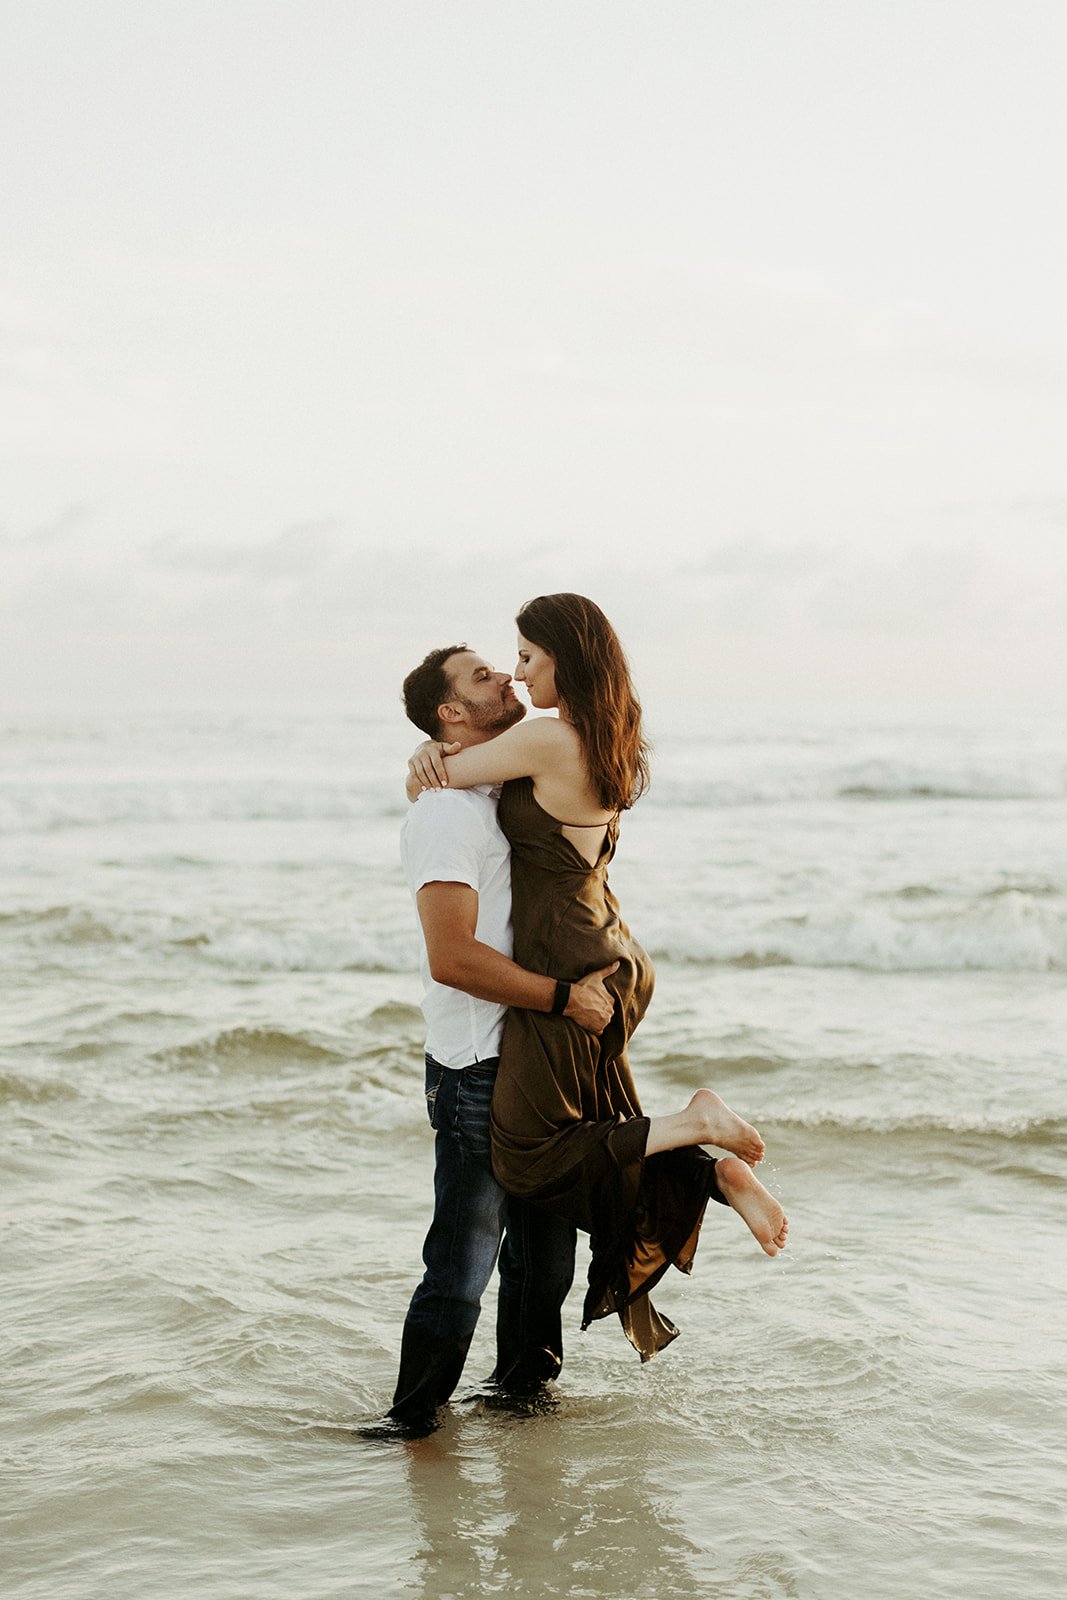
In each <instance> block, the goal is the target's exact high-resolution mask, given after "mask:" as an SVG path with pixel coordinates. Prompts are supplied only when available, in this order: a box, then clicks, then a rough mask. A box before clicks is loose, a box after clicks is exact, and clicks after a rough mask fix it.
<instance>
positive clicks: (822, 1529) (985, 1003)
mask: <svg viewBox="0 0 1067 1600" xmlns="http://www.w3.org/2000/svg"><path fill="white" fill-rule="evenodd" d="M410 742H411V741H410V739H409V738H408V737H407V735H406V734H405V732H404V729H403V727H399V728H395V729H394V728H386V727H384V726H382V727H377V726H374V725H370V726H357V725H354V724H344V723H328V722H325V721H323V722H314V721H303V722H293V721H291V720H285V719H282V718H278V719H259V720H258V721H251V720H248V719H244V720H239V721H238V720H234V719H226V718H222V717H217V718H199V719H189V720H187V721H186V722H184V723H180V724H177V725H173V724H172V725H169V726H167V727H165V728H163V727H161V726H160V725H159V724H158V723H155V724H153V723H149V722H147V721H146V722H136V721H133V722H111V723H100V724H98V725H95V726H94V725H90V724H85V725H78V726H69V727H68V726H64V725H62V724H61V723H57V722H54V721H53V722H51V723H43V722H40V721H38V722H35V723H20V724H17V725H12V726H11V727H10V728H9V729H7V730H6V736H5V740H4V748H5V750H6V752H7V755H6V761H7V767H6V771H5V773H4V775H3V780H2V782H0V825H2V829H3V832H2V839H0V866H2V870H3V883H4V891H3V901H2V902H0V984H2V992H3V997H4V998H3V1007H2V1014H0V1112H2V1118H3V1150H2V1155H0V1175H2V1181H3V1191H4V1196H5V1205H4V1220H5V1226H4V1231H3V1236H2V1241H0V1249H2V1254H3V1262H2V1269H3V1281H4V1285H5V1292H4V1296H3V1324H2V1331H3V1340H4V1350H5V1360H4V1369H5V1378H6V1383H5V1393H6V1398H7V1405H6V1406H5V1411H4V1424H3V1463H4V1469H3V1476H4V1481H5V1490H4V1497H3V1512H2V1515H3V1532H4V1552H5V1554H4V1570H5V1587H6V1592H9V1593H11V1594H17V1595H19V1596H26V1597H34V1596H38V1595H39V1596H41V1597H42V1600H43V1597H44V1596H48V1597H49V1600H52V1597H56V1596H60V1597H62V1596H72V1597H73V1596H76V1597H78V1600H82V1597H89V1596H96V1595H100V1596H108V1597H109V1600H110V1597H116V1600H122V1597H125V1596H130V1597H134V1596H136V1597H137V1600H141V1597H143V1596H145V1595H152V1596H169V1595H172V1594H174V1595H178V1594H186V1593H190V1592H197V1593H201V1594H203V1595H204V1596H206V1597H208V1600H229V1597H242V1600H243V1597H247V1596H253V1595H254V1596H256V1597H257V1600H260V1597H264V1600H269V1597H271V1596H274V1595H279V1596H280V1595H282V1594H283V1593H284V1594H286V1595H288V1594H291V1593H298V1594H300V1595H301V1596H302V1597H307V1600H319V1597H322V1600H325V1597H328V1596H335V1595H336V1596H345V1595H350V1594H356V1593H367V1594H376V1595H394V1594H395V1595H398V1596H400V1595H412V1596H425V1597H427V1600H430V1597H433V1600H443V1597H444V1596H447V1595H457V1596H459V1595H471V1596H475V1595H493V1594H504V1593H515V1594H520V1595H530V1596H551V1595H557V1594H558V1595H568V1596H595V1597H599V1596H605V1597H606V1596H609V1595H610V1596H614V1597H618V1596H634V1597H637V1596H645V1595H648V1596H657V1597H661V1596H698V1595H699V1596H702V1597H703V1596H717V1595H721V1596H723V1597H726V1596H729V1597H730V1600H738V1597H747V1596H753V1597H776V1596H798V1597H809V1596H810V1597H812V1600H837V1597H838V1596H840V1597H842V1600H844V1597H848V1600H853V1597H854V1596H855V1595H856V1594H857V1592H862V1593H863V1594H864V1596H865V1597H867V1600H879V1597H881V1596H886V1597H889V1596H892V1597H894V1600H897V1597H900V1596H903V1595H908V1596H910V1595H913V1594H917V1593H922V1594H924V1595H933V1596H942V1595H943V1596H954V1597H955V1596H959V1597H964V1596H966V1597H968V1600H972V1597H974V1600H984V1597H986V1596H990V1597H992V1596H993V1595H996V1596H997V1597H998V1600H999V1595H1000V1593H1001V1592H1002V1590H1003V1588H1004V1586H1005V1584H1006V1583H1011V1584H1012V1585H1013V1587H1014V1586H1018V1587H1020V1588H1022V1589H1024V1590H1025V1592H1026V1593H1027V1594H1028V1595H1030V1596H1036V1597H1039V1600H1041V1597H1045V1596H1052V1595H1053V1593H1058V1592H1059V1589H1060V1587H1061V1580H1060V1578H1059V1572H1060V1570H1061V1568H1062V1564H1063V1558H1064V1549H1063V1538H1062V1511H1061V1506H1062V1501H1063V1495H1064V1482H1063V1472H1062V1466H1061V1454H1062V1451H1061V1443H1060V1441H1061V1439H1062V1434H1063V1422H1064V1418H1063V1409H1064V1407H1063V1401H1064V1395H1065V1393H1067V1350H1065V1347H1064V1339H1063V1323H1062V1288H1063V1273H1062V1261H1063V1257H1062V1218H1063V1208H1064V1190H1065V1187H1067V1163H1065V1160H1064V1154H1063V1078H1064V1073H1063V1056H1064V1051H1063V1038H1064V1035H1065V1023H1067V999H1065V992H1064V989H1065V976H1067V760H1065V758H1064V755H1063V746H1062V743H1060V742H1058V741H1057V739H1056V737H1055V736H1054V732H1050V731H1049V730H1047V729H1034V730H1028V731H1027V730H1024V731H1022V732H1019V731H1017V730H1012V731H1010V732H1009V733H1001V732H998V731H997V730H995V729H988V730H983V731H982V732H981V733H980V734H976V733H973V732H971V733H968V732H966V731H964V730H922V729H889V730H886V729H880V730H872V729H858V730H856V729H854V730H836V731H835V732H833V733H825V732H818V731H812V732H810V733H807V734H804V735H803V736H800V735H798V734H797V732H796V730H795V729H794V730H789V731H788V732H787V733H782V734H778V733H775V731H774V730H773V729H768V730H766V731H765V732H764V733H763V734H762V735H761V736H760V737H759V738H758V739H754V738H753V737H752V736H751V735H747V734H746V735H745V736H744V737H740V736H737V737H734V736H730V735H728V734H722V735H720V736H719V737H718V738H717V739H716V740H714V741H712V740H709V741H708V742H707V743H706V744H705V745H703V746H700V747H697V748H683V747H681V746H680V745H674V744H672V742H671V741H669V740H666V741H660V748H659V756H658V766H657V783H656V786H655V788H654V789H653V791H652V793H651V794H650V796H649V797H648V799H647V800H645V801H643V802H642V804H641V806H640V807H638V808H637V810H636V811H635V812H634V813H633V814H632V815H631V816H628V817H627V819H626V822H625V827H624V832H623V841H622V845H621V847H620V856H619V860H618V863H617V864H616V866H615V867H614V868H613V873H612V879H613V883H614V885H615V887H616V889H617V891H618V893H619V895H620V898H621V899H622V902H623V905H624V909H625V911H626V913H627V915H628V917H629V920H630V921H631V924H632V926H633V927H634V930H635V932H636V933H637V934H638V936H639V937H641V938H642V939H643V942H644V943H645V944H646V945H647V946H648V947H649V948H650V949H651V950H652V951H653V952H654V953H655V955H656V959H657V971H658V986H657V993H656V998H655V1001H654V1004H653V1007H652V1010H651V1012H650V1014H649V1017H648V1019H647V1021H646V1023H645V1024H644V1025H643V1026H642V1029H641V1031H640V1033H639V1034H638V1036H637V1040H636V1042H635V1051H634V1055H635V1067H636V1071H637V1073H638V1077H639V1082H640V1083H641V1086H642V1090H643V1093H644V1096H645V1100H646V1105H647V1107H648V1108H649V1109H651V1110H653V1111H655V1110H664V1109H670V1108H672V1107H673V1106H674V1105H676V1104H677V1103H678V1101H679V1098H680V1097H685V1096H687V1095H688V1093H689V1092H691V1090H692V1088H693V1087H695V1086H696V1085H697V1084H699V1083H701V1082H710V1083H713V1084H714V1086H715V1087H717V1088H718V1089H719V1090H720V1091H721V1092H722V1093H723V1094H724V1095H725V1096H726V1098H727V1099H728V1100H730V1101H731V1102H732V1103H734V1104H736V1105H737V1107H738V1108H739V1109H740V1110H742V1111H743V1112H744V1113H745V1114H746V1115H748V1116H750V1117H751V1118H752V1119H753V1120H755V1121H757V1122H758V1123H759V1125H760V1127H761V1130H762V1131H763V1133H764V1135H765V1136H766V1138H767V1141H768V1146H769V1157H768V1161H767V1163H766V1167H765V1171H764V1177H765V1181H767V1182H768V1184H769V1186H770V1187H772V1188H773V1189H774V1190H775V1192H776V1193H778V1194H779V1195H780V1196H781V1197H782V1199H783V1202H784V1203H785V1204H786V1206H787V1209H788V1210H789V1213H790V1218H791V1232H790V1244H789V1248H788V1250H787V1252H785V1254H783V1255H782V1256H781V1257H779V1258H778V1259H776V1260H774V1261H770V1260H768V1259H767V1258H765V1257H764V1256H762V1255H761V1253H760V1252H759V1251H758V1250H757V1249H756V1248H755V1247H754V1245H753V1244H752V1241H751V1240H750V1238H749V1236H748V1235H747V1233H746V1232H745V1230H744V1228H743V1226H742V1225H741V1224H740V1222H739V1221H738V1219H736V1218H735V1217H733V1216H732V1215H730V1214H728V1213H721V1212H720V1211H719V1210H718V1208H714V1213H715V1214H714V1215H711V1216H709V1218H708V1220H707V1223H706V1224H705V1229H704V1235H703V1239H702V1243H701V1249H700V1252H699V1254H698V1257H697V1264H696V1271H695V1273H694V1276H693V1277H692V1279H683V1278H681V1277H679V1276H677V1275H675V1276H674V1277H673V1280H672V1281H668V1282H665V1283H664V1285H663V1286H662V1287H661V1289H660V1291H659V1293H658V1295H657V1301H658V1303H659V1304H660V1305H661V1307H662V1309H663V1310H664V1311H665V1312H667V1314H669V1315H671V1316H672V1317H673V1318H674V1319H675V1320H676V1321H677V1322H678V1323H679V1325H680V1326H681V1327H682V1330H683V1337H682V1338H681V1339H679V1340H678V1341H677V1342H676V1343H675V1344H674V1345H672V1347H671V1348H670V1350H669V1351H667V1352H665V1353H664V1354H663V1355H662V1356H661V1357H659V1358H658V1359H657V1360H656V1361H654V1362H652V1363H650V1364H649V1365H648V1366H646V1367H642V1366H641V1365H640V1364H639V1363H638V1362H637V1360H636V1358H635V1357H634V1356H633V1353H632V1351H631V1350H630V1348H629V1346H628V1345H627V1344H626V1343H625V1341H624V1339H623V1338H622V1335H621V1332H620V1331H619V1329H618V1328H617V1326H614V1325H610V1324H608V1323H600V1324H597V1325H596V1326H595V1327H594V1328H593V1329H591V1330H590V1331H589V1332H588V1333H586V1334H584V1335H583V1334H579V1333H578V1331H577V1325H578V1320H579V1307H580V1298H581V1288H580V1285H578V1286H576V1288H575V1290H574V1293H573V1295H572V1299H571V1301H570V1302H569V1307H568V1320H567V1323H566V1327H567V1337H568V1345H567V1352H566V1357H567V1358H566V1366H565V1369H564V1375H563V1378H562V1380H561V1382H560V1383H559V1385H557V1390H556V1395H555V1398H554V1403H553V1404H552V1405H551V1406H550V1407H547V1408H546V1409H545V1410H544V1411H543V1412H540V1413H533V1414H530V1415H526V1416H515V1415H513V1414H509V1413H505V1412H501V1411H499V1410H496V1409H494V1408H493V1407H492V1405H491V1404H489V1403H488V1402H487V1401H486V1399H485V1397H484V1396H481V1395H480V1393H479V1380H480V1379H483V1378H484V1376H485V1375H486V1373H487V1372H488V1371H489V1369H490V1368H491V1366H492V1335H491V1328H492V1314H491V1305H490V1306H489V1307H488V1308H487V1313H486V1316H485V1317H484V1318H483V1325H482V1327H480V1329H479V1331H478V1334H477V1336H476V1340H475V1345H474V1348H473V1350H472V1355H471V1359H470V1362H469V1364H468V1370H467V1375H466V1376H467V1381H466V1382H465V1384H464V1387H463V1388H462V1389H461V1391H460V1395H459V1396H458V1398H457V1402H456V1404H455V1405H454V1407H453V1408H452V1409H451V1411H450V1413H449V1415H448V1417H447V1420H446V1422H445V1425H444V1426H443V1427H442V1429H441V1430H440V1431H439V1432H438V1433H437V1434H435V1435H434V1436H433V1437H432V1438H431V1439H429V1440H426V1441H423V1442H422V1443H419V1444H416V1445H407V1446H395V1445H370V1444H367V1443H364V1442H362V1441H359V1440H358V1439H357V1437H356V1436H355V1434H354V1431H353V1430H354V1428H355V1427H356V1426H357V1425H358V1423H359V1422H360V1421H362V1420H365V1419H366V1418H367V1417H369V1416H373V1415H376V1414H378V1413H379V1412H380V1410H381V1409H382V1407H383V1406H384V1404H385V1403H387V1399H388V1396H389V1393H390V1391H391V1385H392V1380H393V1378H394V1376H395V1360H396V1351H397V1344H398V1337H399V1329H400V1324H401V1321H402V1319H403V1314H404V1309H405V1306H406V1303H407V1299H408V1296H409V1295H410V1292H411V1289H412V1287H413V1286H414V1283H415V1281H416V1279H417V1276H418V1271H419V1251H420V1247H421V1241H422V1234H423V1231H424V1228H425V1224H426V1220H427V1216H428V1208H429V1196H430V1189H431V1173H432V1150H431V1140H430V1136H429V1130H428V1127H427V1126H426V1121H425V1113H424V1111H423V1108H422V1095H421V1065H420V1047H421V1042H422V1034H421V1019H420V1017H419V1014H418V1011H417V1009H416V1002H417V982H416V979H415V976H414V958H415V949H416V946H415V942H414V941H415V936H414V931H413V923H412V914H411V910H410V906H409V905H408V903H407V899H406V894H405V891H404V889H403V885H402V881H401V877H400V872H399V866H398V863H397V859H396V834H397V830H398V827H399V820H400V805H399V803H398V802H397V801H396V800H395V799H394V798H393V797H394V796H395V794H396V791H397V784H396V778H395V773H396V771H397V770H398V769H397V765H396V763H397V759H398V757H399V756H400V755H401V754H402V753H403V752H404V751H405V750H406V748H407V746H408V744H409V743H410ZM357 752H358V754H357ZM581 1259H582V1258H581V1254H580V1257H579V1260H580V1263H581ZM580 1273H581V1266H580Z"/></svg>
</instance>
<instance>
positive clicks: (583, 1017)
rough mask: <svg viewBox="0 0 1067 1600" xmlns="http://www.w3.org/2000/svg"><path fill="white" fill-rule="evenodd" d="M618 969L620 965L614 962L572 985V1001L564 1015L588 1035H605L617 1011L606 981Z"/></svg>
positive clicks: (588, 973) (587, 974)
mask: <svg viewBox="0 0 1067 1600" xmlns="http://www.w3.org/2000/svg"><path fill="white" fill-rule="evenodd" d="M618 969H619V963H618V962H617V961H613V962H612V963H611V966H610V967H601V968H600V970H599V972H587V973H586V975H585V977H584V978H579V979H578V981H577V983H572V984H571V993H570V999H569V1000H568V1001H567V1004H566V1006H565V1008H564V1011H563V1015H564V1016H565V1017H570V1019H571V1021H572V1022H577V1023H578V1025H579V1027H582V1028H584V1029H585V1031H586V1033H597V1034H599V1033H603V1031H604V1029H605V1028H606V1027H607V1025H608V1023H609V1022H610V1021H611V1018H612V1013H613V1012H614V1010H615V996H614V995H613V994H612V992H611V990H610V989H609V988H608V987H607V986H606V984H605V983H604V979H605V978H610V977H611V974H612V973H613V972H617V971H618Z"/></svg>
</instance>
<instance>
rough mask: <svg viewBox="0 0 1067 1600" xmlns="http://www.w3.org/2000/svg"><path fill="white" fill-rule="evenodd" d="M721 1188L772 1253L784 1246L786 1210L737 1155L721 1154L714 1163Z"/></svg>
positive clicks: (761, 1246)
mask: <svg viewBox="0 0 1067 1600" xmlns="http://www.w3.org/2000/svg"><path fill="white" fill-rule="evenodd" d="M715 1176H716V1178H717V1179H718V1182H719V1188H720V1189H721V1190H722V1192H723V1194H724V1195H725V1196H726V1198H727V1200H728V1201H729V1202H730V1204H731V1205H732V1206H733V1208H734V1210H735V1211H736V1212H737V1213H738V1215H739V1216H740V1217H741V1218H742V1219H743V1220H744V1221H745V1222H746V1223H747V1224H748V1227H749V1228H750V1230H751V1231H752V1233H754V1234H755V1236H756V1239H757V1240H758V1241H759V1245H760V1248H761V1249H762V1250H765V1251H766V1252H767V1254H768V1255H769V1256H776V1255H777V1254H778V1252H779V1250H782V1249H784V1248H785V1241H786V1236H787V1234H788V1233H789V1220H788V1218H787V1217H786V1214H785V1212H784V1211H783V1210H782V1208H781V1206H780V1205H779V1204H778V1202H777V1200H776V1199H775V1198H774V1196H773V1194H771V1193H770V1192H769V1191H768V1190H767V1189H765V1188H764V1187H763V1185H762V1183H760V1181H759V1179H758V1178H757V1177H756V1174H755V1173H754V1172H753V1171H752V1169H751V1168H750V1167H747V1166H746V1165H745V1163H744V1162H743V1161H738V1160H737V1159H736V1158H735V1157H734V1156H722V1157H720V1159H719V1160H718V1161H716V1163H715Z"/></svg>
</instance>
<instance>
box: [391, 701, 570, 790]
mask: <svg viewBox="0 0 1067 1600" xmlns="http://www.w3.org/2000/svg"><path fill="white" fill-rule="evenodd" d="M449 748H450V746H448V745H444V746H442V745H441V744H439V742H438V741H437V740H436V739H428V740H426V741H425V742H424V743H423V744H420V745H419V747H418V749H417V750H416V751H415V754H414V755H413V756H412V758H411V760H410V761H409V762H408V780H407V791H408V798H409V799H410V800H414V799H416V798H417V796H418V794H419V792H420V791H421V790H422V789H445V788H448V789H471V788H473V787H474V785H475V784H476V783H503V782H505V781H506V779H508V778H533V779H534V781H535V782H536V781H537V779H538V778H539V777H544V776H547V775H548V774H550V773H555V772H556V771H557V770H558V769H559V767H560V765H561V762H562V761H563V760H565V759H566V757H567V756H571V759H573V753H572V751H571V749H570V741H569V740H568V739H567V737H566V734H565V732H564V730H563V729H562V728H561V726H560V723H559V721H558V720H557V719H556V718H555V717H535V718H533V720H532V721H530V722H520V723H519V724H517V726H516V727H514V728H508V729H507V731H506V732H505V733H498V734H497V736H496V738H495V739H487V740H486V741H485V743H484V744H473V745H468V746H467V748H466V749H465V750H458V751H457V752H456V754H455V755H447V756H446V755H443V753H442V752H443V751H444V750H447V749H449ZM413 791H414V792H413Z"/></svg>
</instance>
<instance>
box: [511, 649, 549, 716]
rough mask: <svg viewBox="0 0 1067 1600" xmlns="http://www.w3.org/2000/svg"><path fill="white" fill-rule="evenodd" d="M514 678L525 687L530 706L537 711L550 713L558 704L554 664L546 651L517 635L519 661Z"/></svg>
mask: <svg viewBox="0 0 1067 1600" xmlns="http://www.w3.org/2000/svg"><path fill="white" fill-rule="evenodd" d="M514 677H515V679H516V681H517V682H518V683H524V684H525V685H526V692H527V694H528V695H529V696H530V704H531V705H532V706H533V707H534V709H535V710H537V711H551V710H552V708H553V707H554V706H557V705H558V704H559V700H558V698H557V696H556V663H555V662H554V661H553V659H552V657H551V656H550V655H549V653H548V651H547V650H542V649H541V646H540V645H537V644H531V643H530V641H529V640H528V639H524V638H523V636H522V634H521V633H520V634H519V659H518V663H517V665H516V667H515V672H514Z"/></svg>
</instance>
